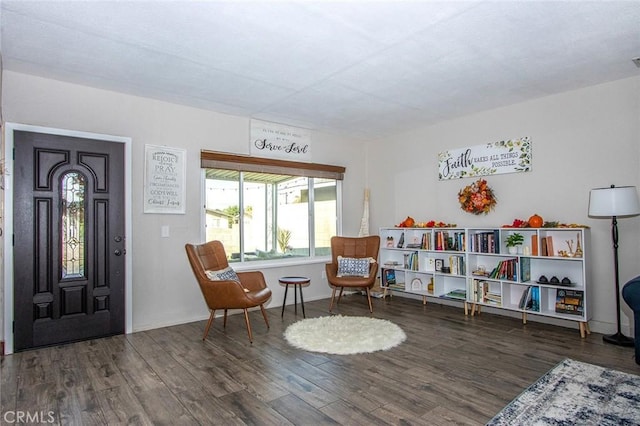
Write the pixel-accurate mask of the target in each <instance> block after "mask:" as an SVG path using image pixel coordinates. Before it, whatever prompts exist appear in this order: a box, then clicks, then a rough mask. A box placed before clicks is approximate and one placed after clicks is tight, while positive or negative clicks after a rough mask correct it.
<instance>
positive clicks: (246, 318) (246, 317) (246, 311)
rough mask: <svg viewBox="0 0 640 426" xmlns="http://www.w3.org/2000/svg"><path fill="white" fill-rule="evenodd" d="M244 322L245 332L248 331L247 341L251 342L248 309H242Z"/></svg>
mask: <svg viewBox="0 0 640 426" xmlns="http://www.w3.org/2000/svg"><path fill="white" fill-rule="evenodd" d="M244 322H245V323H246V324H247V333H249V342H251V343H253V335H252V334H251V322H249V310H248V309H246V308H245V309H244Z"/></svg>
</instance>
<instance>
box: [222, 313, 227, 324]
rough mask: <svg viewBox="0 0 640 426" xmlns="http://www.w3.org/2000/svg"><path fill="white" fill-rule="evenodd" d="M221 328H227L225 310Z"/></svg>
mask: <svg viewBox="0 0 640 426" xmlns="http://www.w3.org/2000/svg"><path fill="white" fill-rule="evenodd" d="M222 328H227V310H226V309H225V310H224V321H223V322H222Z"/></svg>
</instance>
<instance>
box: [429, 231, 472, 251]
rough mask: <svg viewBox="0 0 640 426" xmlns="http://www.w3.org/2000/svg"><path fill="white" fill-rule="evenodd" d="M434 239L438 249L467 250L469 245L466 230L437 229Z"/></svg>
mask: <svg viewBox="0 0 640 426" xmlns="http://www.w3.org/2000/svg"><path fill="white" fill-rule="evenodd" d="M434 240H435V241H434V242H435V244H434V246H435V249H436V250H450V251H465V250H466V247H467V244H466V236H465V233H464V232H453V233H449V231H436V232H435V233H434Z"/></svg>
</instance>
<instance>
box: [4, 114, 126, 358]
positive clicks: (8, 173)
mask: <svg viewBox="0 0 640 426" xmlns="http://www.w3.org/2000/svg"><path fill="white" fill-rule="evenodd" d="M4 130H5V131H4V158H5V164H4V169H5V170H4V171H5V173H4V209H3V210H4V212H3V215H4V229H3V233H2V240H3V244H4V247H3V248H4V259H3V262H2V263H3V265H2V267H3V270H4V274H3V279H4V282H3V284H4V285H3V287H4V288H3V289H2V292H3V300H4V315H3V330H4V333H3V336H2V337H3V340H4V342H5V348H4V349H5V353H6V354H11V353H13V318H14V311H13V302H14V299H13V289H14V282H13V278H14V277H13V162H14V159H13V146H14V141H13V133H14V131H16V130H17V131H27V132H34V133H44V134H49V135H59V136H71V137H79V138H85V139H95V140H101V141H111V142H119V143H123V144H124V202H125V213H124V220H125V236H126V238H125V250H126V253H127V255H126V256H125V283H124V286H125V289H124V303H125V333H126V334H130V333H131V332H132V331H133V320H132V318H133V316H132V314H133V300H132V295H133V291H132V288H131V286H132V276H133V271H132V265H133V262H132V254H133V250H132V247H133V246H132V233H131V218H132V213H131V145H132V140H131V138H128V137H124V136H111V135H105V134H98V133H89V132H81V131H75V130H66V129H56V128H50V127H42V126H32V125H28V124H20V123H5V129H4Z"/></svg>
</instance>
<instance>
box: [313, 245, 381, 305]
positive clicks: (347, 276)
mask: <svg viewBox="0 0 640 426" xmlns="http://www.w3.org/2000/svg"><path fill="white" fill-rule="evenodd" d="M379 248H380V237H379V236H377V235H371V236H368V237H332V238H331V263H328V264H326V265H325V270H326V273H327V281H328V282H329V285H330V286H331V287H332V288H333V292H332V293H331V304H330V305H329V312H331V310H332V309H333V302H334V299H335V295H336V290H337V289H338V288H339V289H340V294H339V295H338V302H337V303H340V299H341V298H342V292H343V291H344V289H345V288H355V289H357V288H360V289H363V290H365V291H366V293H367V300H368V302H369V311H370V312H372V313H373V305H372V304H371V292H370V290H371V288H372V287H373V286H374V285H375V282H376V275H377V272H378V263H377V259H378V249H379ZM354 259H356V260H354ZM341 261H342V265H344V263H348V262H351V264H356V263H359V264H360V266H362V267H364V265H363V263H362V262H366V261H368V265H367V266H368V270H367V271H363V273H362V274H361V275H359V276H357V275H354V274H356V273H358V272H353V271H351V272H347V273H343V274H341V273H340V272H341V271H340V266H341ZM356 269H358V265H356ZM343 272H344V271H343ZM365 274H366V275H365Z"/></svg>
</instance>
